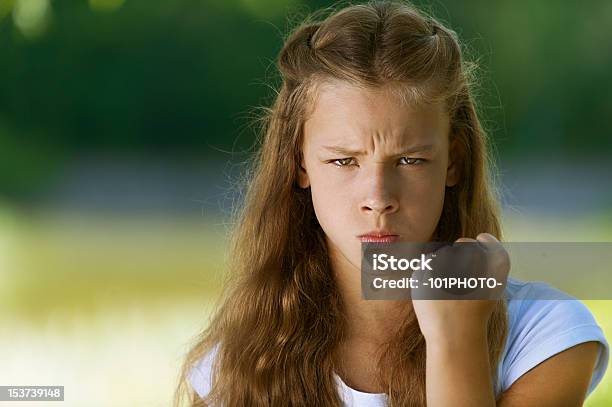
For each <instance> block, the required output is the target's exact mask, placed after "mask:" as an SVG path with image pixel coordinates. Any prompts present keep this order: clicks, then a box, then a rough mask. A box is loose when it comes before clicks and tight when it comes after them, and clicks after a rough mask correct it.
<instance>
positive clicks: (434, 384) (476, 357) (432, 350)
mask: <svg viewBox="0 0 612 407" xmlns="http://www.w3.org/2000/svg"><path fill="white" fill-rule="evenodd" d="M449 336H450V335H449ZM426 344H427V368H426V375H427V376H426V391H427V406H428V407H450V406H452V407H462V406H470V407H489V406H495V393H494V391H493V383H492V380H491V374H490V363H489V354H488V345H487V337H486V332H469V333H464V334H455V335H452V337H444V336H442V335H440V336H439V337H437V338H435V339H433V340H427V342H426Z"/></svg>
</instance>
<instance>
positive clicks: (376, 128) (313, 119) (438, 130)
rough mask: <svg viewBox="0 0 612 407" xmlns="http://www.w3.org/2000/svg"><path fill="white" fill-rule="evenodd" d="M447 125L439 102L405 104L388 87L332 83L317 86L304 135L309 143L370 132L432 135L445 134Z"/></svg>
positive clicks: (360, 136) (414, 135) (420, 135)
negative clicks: (361, 86)
mask: <svg viewBox="0 0 612 407" xmlns="http://www.w3.org/2000/svg"><path fill="white" fill-rule="evenodd" d="M395 90H396V89H395ZM448 128H449V118H448V114H447V112H446V109H445V105H444V103H443V102H432V103H428V104H425V103H420V104H416V103H407V102H405V101H404V100H403V99H402V98H401V97H399V96H398V94H397V93H396V92H394V89H393V88H392V87H391V86H386V87H383V88H360V87H357V86H354V85H351V84H347V83H343V82H332V83H323V84H321V85H319V86H318V87H317V89H316V92H315V97H314V100H313V105H312V108H311V112H310V115H309V116H308V118H307V120H306V122H305V124H304V135H305V138H306V139H307V140H308V139H310V141H311V142H323V141H328V140H330V139H332V140H338V139H344V138H350V139H357V140H358V139H362V138H367V137H368V136H369V135H372V134H377V135H386V136H389V137H400V138H403V137H411V138H419V137H425V138H436V137H441V136H443V135H447V134H448Z"/></svg>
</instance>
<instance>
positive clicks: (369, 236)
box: [358, 231, 399, 243]
mask: <svg viewBox="0 0 612 407" xmlns="http://www.w3.org/2000/svg"><path fill="white" fill-rule="evenodd" d="M358 238H359V240H361V241H362V242H364V243H393V242H397V241H398V239H399V235H397V234H395V233H392V232H390V231H372V232H368V233H365V234H363V235H359V236H358Z"/></svg>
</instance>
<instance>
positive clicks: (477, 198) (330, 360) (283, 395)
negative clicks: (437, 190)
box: [175, 1, 507, 407]
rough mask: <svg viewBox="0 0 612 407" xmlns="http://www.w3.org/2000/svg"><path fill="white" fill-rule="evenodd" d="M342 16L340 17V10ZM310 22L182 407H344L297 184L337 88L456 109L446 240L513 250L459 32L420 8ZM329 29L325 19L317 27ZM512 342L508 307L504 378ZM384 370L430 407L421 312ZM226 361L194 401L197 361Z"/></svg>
mask: <svg viewBox="0 0 612 407" xmlns="http://www.w3.org/2000/svg"><path fill="white" fill-rule="evenodd" d="M329 11H331V12H329ZM323 12H324V13H327V14H326V15H325V16H319V15H318V14H317V13H314V14H311V15H310V16H309V17H307V18H306V19H305V20H303V21H302V22H301V23H300V24H299V25H298V26H297V27H296V28H294V29H293V30H292V31H291V32H290V34H289V35H288V37H287V38H286V39H285V42H284V46H283V48H282V50H281V51H280V54H279V56H278V60H277V65H278V68H279V71H280V75H281V79H282V84H281V86H280V89H279V90H278V92H277V94H276V97H275V100H274V102H273V104H272V106H271V107H269V108H264V112H265V113H264V114H263V115H262V117H261V119H262V122H263V123H264V126H263V127H262V132H261V133H260V135H261V136H262V139H261V143H260V145H259V148H258V149H257V151H256V152H255V154H254V155H253V161H252V167H251V171H250V173H249V174H248V184H247V190H246V194H245V197H244V202H243V205H242V206H241V207H240V210H239V211H237V212H236V213H235V214H234V222H233V224H234V228H233V230H232V233H231V238H230V242H229V248H228V250H229V256H228V264H227V267H228V274H227V278H228V279H227V281H226V283H225V286H224V287H225V288H224V294H223V296H222V297H221V300H220V303H219V307H218V308H217V310H216V312H215V313H214V315H213V318H212V320H211V323H210V324H209V325H208V327H207V328H206V329H205V330H204V331H203V332H202V333H201V334H200V335H199V336H198V338H197V341H196V343H195V345H194V346H193V348H192V349H191V350H190V351H189V352H188V354H187V357H186V359H185V362H184V365H183V369H182V372H181V375H180V379H179V384H178V386H177V389H176V393H175V405H176V406H179V405H181V404H182V402H183V401H185V400H184V399H185V396H187V397H188V402H189V405H190V406H192V407H196V406H205V405H211V406H220V405H223V406H226V407H233V406H287V405H291V406H340V405H341V400H340V397H339V394H338V387H337V383H336V381H335V378H334V373H335V372H337V371H338V370H337V368H338V367H339V366H338V365H337V364H336V362H335V357H334V355H335V352H336V351H337V349H338V346H339V344H340V343H341V341H342V338H343V337H344V334H345V330H346V323H345V313H344V310H343V301H342V297H341V295H340V293H339V291H338V287H337V285H336V282H335V281H334V279H333V276H332V273H331V272H330V262H329V258H328V251H327V247H326V244H325V239H324V234H323V231H322V229H321V226H320V225H319V223H318V221H317V219H316V216H315V213H314V209H313V205H312V201H311V196H310V190H309V189H301V188H300V187H299V186H298V185H297V175H298V169H299V164H300V159H301V156H302V152H301V146H302V141H303V125H304V122H305V120H306V119H307V117H308V115H309V114H310V112H311V111H312V108H313V106H314V103H315V100H316V94H317V86H318V85H319V84H321V83H323V82H325V81H328V80H335V81H338V80H339V81H345V82H348V83H350V84H352V85H354V86H360V87H364V88H376V87H381V86H384V85H388V84H393V85H396V86H393V89H396V90H397V94H398V95H400V96H401V97H402V98H403V99H404V100H406V102H407V103H419V102H427V101H432V100H440V101H444V102H445V105H446V106H447V109H448V112H449V117H450V120H451V132H450V135H449V137H450V139H451V141H454V142H455V143H456V146H457V154H458V155H459V158H460V174H461V179H460V182H459V183H458V184H456V185H455V186H452V187H446V193H445V198H444V206H443V210H442V215H441V217H440V220H439V222H438V225H437V228H436V237H437V239H439V240H440V241H454V240H456V239H458V238H460V237H472V238H475V237H476V235H478V233H480V232H485V231H486V232H489V233H491V234H492V235H494V236H496V237H497V238H498V239H500V240H501V239H502V236H501V233H502V232H501V226H500V220H499V206H498V195H497V192H496V190H497V189H496V188H495V183H494V179H493V177H491V176H490V175H491V173H492V171H491V169H492V168H493V165H492V164H493V161H492V154H491V152H490V151H489V146H488V141H487V137H486V134H485V132H484V130H483V128H482V126H481V124H480V122H479V119H478V115H477V111H476V107H475V102H474V98H473V83H474V82H473V80H472V77H473V72H474V70H473V67H474V66H475V64H474V63H471V62H468V61H466V60H465V58H464V57H463V53H462V49H461V45H460V42H459V40H458V38H457V35H456V34H455V32H454V31H452V30H450V29H449V28H447V27H445V26H444V25H443V24H441V23H440V22H439V21H438V20H436V19H434V18H433V17H430V16H428V15H427V14H425V13H424V12H422V11H420V10H418V9H417V8H415V7H414V6H412V5H410V4H407V3H405V2H398V1H370V2H367V3H364V4H349V5H347V6H345V7H343V8H339V7H338V8H337V9H336V10H334V9H326V10H324V11H323ZM317 17H318V18H317ZM506 334H507V310H506V304H505V302H504V300H503V299H501V300H498V302H497V304H496V307H495V310H494V312H493V314H492V316H491V318H490V320H489V323H488V345H489V346H488V349H489V359H490V365H491V375H492V377H493V378H494V380H497V378H496V377H495V372H496V368H497V364H498V363H499V358H500V355H501V352H502V349H503V346H504V342H505V338H506ZM385 346H386V349H384V352H382V353H381V354H382V355H383V356H381V358H380V360H378V362H377V368H378V373H379V374H378V377H379V381H380V384H381V386H383V388H384V389H386V390H385V392H386V393H387V394H388V400H389V405H390V406H424V405H425V404H426V394H425V340H424V337H423V335H422V333H421V331H420V329H419V325H418V321H417V318H416V316H415V314H414V312H411V313H410V316H409V317H408V318H407V319H406V320H405V321H404V322H403V325H402V326H401V327H399V330H398V334H397V335H396V336H395V337H393V338H392V339H391V340H390V341H389V342H388V343H387V344H385ZM213 350H214V351H215V352H216V353H215V358H214V364H213V374H212V380H211V383H210V385H211V386H212V388H211V391H210V393H209V394H208V395H207V397H206V399H205V400H202V399H200V398H199V396H198V395H197V394H196V393H195V392H194V391H193V390H191V389H190V386H189V384H188V376H189V371H190V369H191V368H192V367H193V365H194V363H195V362H197V361H198V360H199V359H200V358H202V357H203V356H204V355H206V354H207V353H208V352H211V351H213Z"/></svg>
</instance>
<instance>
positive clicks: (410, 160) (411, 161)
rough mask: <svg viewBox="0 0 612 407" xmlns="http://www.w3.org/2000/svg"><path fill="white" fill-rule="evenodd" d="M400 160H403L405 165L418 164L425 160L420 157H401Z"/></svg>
mask: <svg viewBox="0 0 612 407" xmlns="http://www.w3.org/2000/svg"><path fill="white" fill-rule="evenodd" d="M400 160H405V162H406V165H419V164H421V163H423V162H425V160H424V159H422V158H412V157H402V158H400Z"/></svg>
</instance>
